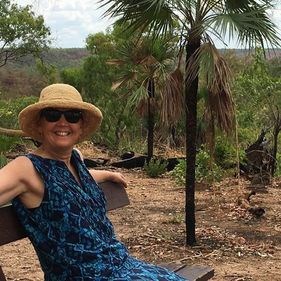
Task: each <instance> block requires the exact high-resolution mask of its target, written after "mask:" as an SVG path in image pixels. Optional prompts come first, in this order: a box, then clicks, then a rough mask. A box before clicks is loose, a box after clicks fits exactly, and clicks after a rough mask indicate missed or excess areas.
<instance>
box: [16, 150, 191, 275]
mask: <svg viewBox="0 0 281 281" xmlns="http://www.w3.org/2000/svg"><path fill="white" fill-rule="evenodd" d="M27 157H28V158H29V159H30V160H31V161H32V163H33V165H34V167H35V168H36V170H37V172H38V173H39V175H40V176H41V178H42V180H43V182H44V184H45V192H44V197H43V201H42V203H41V205H40V206H39V207H38V208H34V209H27V208H25V207H24V205H23V204H22V203H21V201H20V200H19V198H15V199H14V200H13V205H14V208H15V210H16V212H17V214H18V217H19V219H20V221H21V222H22V224H23V226H24V228H25V230H26V232H27V234H28V236H29V238H30V240H31V242H32V244H33V246H34V248H35V250H36V252H37V255H38V258H39V261H40V264H41V267H42V269H43V271H44V276H45V281H90V280H95V281H107V280H112V281H127V280H128V281H129V280H146V281H150V280H151V281H157V280H159V281H183V280H186V279H184V278H182V277H179V276H178V275H176V274H174V273H172V272H170V271H168V270H166V269H164V268H161V267H158V266H154V265H151V264H148V263H145V262H143V261H139V260H137V259H135V258H133V257H131V256H129V254H128V251H127V249H126V247H125V246H124V245H123V244H122V243H121V242H120V241H118V240H117V239H116V236H115V234H114V230H113V227H112V224H111V222H110V221H109V219H108V218H107V216H106V210H105V197H104V194H103V192H102V190H101V189H100V188H99V186H98V185H97V184H96V182H95V181H94V180H93V178H92V176H91V175H90V173H89V172H88V169H87V168H86V166H85V164H84V163H83V162H82V161H81V159H80V157H79V154H78V153H77V151H75V150H73V152H72V157H71V161H72V163H73V165H74V166H75V168H76V170H77V172H78V175H79V178H80V181H81V183H82V186H81V185H80V184H79V183H78V182H77V181H76V179H75V178H74V177H73V175H72V174H71V172H70V171H69V169H68V168H67V166H66V165H65V163H64V162H62V161H58V160H53V159H46V158H42V157H40V156H37V155H34V154H28V155H27Z"/></svg>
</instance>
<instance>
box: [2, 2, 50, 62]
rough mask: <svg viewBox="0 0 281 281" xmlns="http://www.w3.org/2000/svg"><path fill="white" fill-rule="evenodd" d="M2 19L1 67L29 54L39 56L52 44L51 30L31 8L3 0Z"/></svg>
mask: <svg viewBox="0 0 281 281" xmlns="http://www.w3.org/2000/svg"><path fill="white" fill-rule="evenodd" d="M0 19H1V20H0V43H1V46H0V49H1V51H0V67H1V66H3V65H5V64H6V63H7V62H8V61H11V60H17V59H19V58H21V57H23V56H26V55H29V54H32V55H36V56H38V55H39V53H40V52H41V51H42V49H44V48H46V47H47V46H48V44H49V43H50V40H49V39H48V37H49V35H50V29H49V28H48V27H46V26H45V25H44V19H43V17H42V16H38V17H36V16H35V15H34V12H33V11H32V10H31V6H25V7H20V6H18V5H17V4H13V3H11V1H10V0H1V2H0Z"/></svg>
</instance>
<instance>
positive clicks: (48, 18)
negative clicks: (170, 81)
mask: <svg viewBox="0 0 281 281" xmlns="http://www.w3.org/2000/svg"><path fill="white" fill-rule="evenodd" d="M14 2H15V3H18V4H19V5H27V4H28V5H32V6H33V11H34V12H35V13H36V14H38V15H43V16H44V19H45V22H46V25H47V26H49V27H50V28H51V32H52V39H53V43H52V46H53V47H57V48H74V47H85V39H86V37H87V36H88V35H89V34H93V33H97V32H100V31H105V30H106V28H107V27H109V26H110V24H112V23H113V21H112V20H110V19H108V18H102V13H103V10H101V9H98V7H99V4H98V3H97V1H95V0H44V1H43V0H14ZM277 2H278V3H279V4H278V5H277V6H276V9H275V10H272V11H270V17H271V18H272V19H273V21H274V22H275V24H276V25H277V26H278V28H279V30H281V3H280V2H281V1H277ZM280 34H281V32H280ZM217 47H218V48H222V47H223V45H222V44H219V43H218V44H217ZM229 47H230V48H236V47H238V46H236V45H235V44H234V43H230V44H229Z"/></svg>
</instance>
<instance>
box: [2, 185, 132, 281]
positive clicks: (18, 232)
mask: <svg viewBox="0 0 281 281" xmlns="http://www.w3.org/2000/svg"><path fill="white" fill-rule="evenodd" d="M99 186H100V187H101V188H102V189H103V191H104V193H105V197H106V199H107V205H106V209H107V210H108V211H110V210H113V209H117V208H121V207H124V206H126V205H129V204H130V202H129V198H128V195H127V192H126V190H125V188H124V187H122V186H120V185H118V184H116V183H113V182H103V183H100V184H99ZM25 237H26V234H25V232H24V229H23V227H22V226H21V224H20V222H19V220H18V218H17V216H16V214H15V211H14V210H13V207H12V205H11V204H8V205H5V206H3V207H0V246H2V245H5V244H8V243H11V242H13V241H16V240H19V239H22V238H25ZM0 281H6V279H5V276H4V274H3V272H2V269H1V266H0Z"/></svg>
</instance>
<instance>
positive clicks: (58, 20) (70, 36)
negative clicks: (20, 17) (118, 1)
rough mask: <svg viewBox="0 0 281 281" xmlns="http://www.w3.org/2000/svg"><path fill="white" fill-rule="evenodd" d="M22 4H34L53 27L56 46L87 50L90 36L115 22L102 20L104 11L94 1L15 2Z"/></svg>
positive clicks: (18, 0)
mask: <svg viewBox="0 0 281 281" xmlns="http://www.w3.org/2000/svg"><path fill="white" fill-rule="evenodd" d="M15 2H16V3H18V4H19V5H32V6H33V11H34V12H35V13H36V14H37V15H43V17H44V19H45V23H46V25H47V26H49V27H50V28H51V32H52V38H53V39H54V41H53V44H52V45H53V46H54V47H62V48H71V47H85V39H86V37H87V36H88V35H89V34H92V33H97V32H100V31H105V30H106V28H107V27H109V26H110V24H112V23H113V20H109V19H108V18H103V17H102V13H103V10H102V9H99V4H97V1H94V0H71V1H69V0H47V1H42V0H15Z"/></svg>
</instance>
